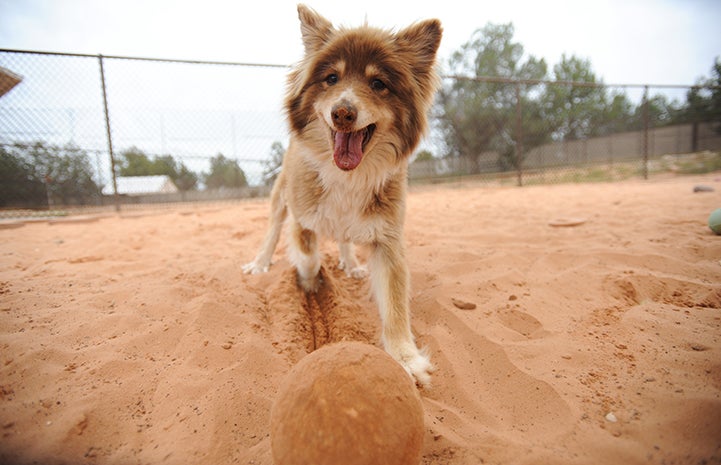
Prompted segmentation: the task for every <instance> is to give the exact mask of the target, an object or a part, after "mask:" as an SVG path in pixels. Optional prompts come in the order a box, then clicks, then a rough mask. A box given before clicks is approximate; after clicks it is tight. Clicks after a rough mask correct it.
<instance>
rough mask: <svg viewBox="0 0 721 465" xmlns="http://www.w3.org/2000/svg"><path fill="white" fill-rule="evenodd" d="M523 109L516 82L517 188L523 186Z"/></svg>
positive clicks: (518, 86) (519, 84) (519, 85)
mask: <svg viewBox="0 0 721 465" xmlns="http://www.w3.org/2000/svg"><path fill="white" fill-rule="evenodd" d="M522 111H523V109H522V108H521V83H520V82H516V131H515V132H516V154H515V155H516V170H517V173H518V187H522V186H523V167H522V165H523V124H522V123H523V120H522V118H523V114H522Z"/></svg>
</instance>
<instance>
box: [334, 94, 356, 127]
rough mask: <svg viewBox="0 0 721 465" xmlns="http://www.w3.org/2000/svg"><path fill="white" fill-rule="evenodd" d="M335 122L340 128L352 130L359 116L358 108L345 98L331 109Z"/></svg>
mask: <svg viewBox="0 0 721 465" xmlns="http://www.w3.org/2000/svg"><path fill="white" fill-rule="evenodd" d="M331 116H332V117H333V124H334V125H335V127H336V129H338V130H341V131H343V130H346V131H347V130H350V129H351V127H353V123H355V120H356V118H358V110H356V108H355V107H354V106H353V105H352V104H351V103H350V102H348V101H346V100H343V101H342V102H340V103H337V104H335V105H334V106H333V109H332V110H331Z"/></svg>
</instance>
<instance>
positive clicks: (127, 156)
mask: <svg viewBox="0 0 721 465" xmlns="http://www.w3.org/2000/svg"><path fill="white" fill-rule="evenodd" d="M119 173H120V176H163V175H165V176H169V177H170V179H172V180H173V182H174V183H175V185H176V187H177V188H178V189H180V190H181V191H188V190H191V189H195V187H196V186H197V184H198V175H197V174H195V173H194V172H192V171H191V170H190V169H188V167H187V166H185V164H184V163H180V164H178V163H177V162H176V161H175V159H174V158H173V157H172V156H171V155H162V156H156V157H153V158H152V159H151V158H150V157H148V155H146V154H145V153H144V152H143V151H142V150H140V149H138V148H137V147H131V148H129V149H127V150H125V151H123V152H122V153H121V154H120V162H119Z"/></svg>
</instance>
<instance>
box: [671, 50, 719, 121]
mask: <svg viewBox="0 0 721 465" xmlns="http://www.w3.org/2000/svg"><path fill="white" fill-rule="evenodd" d="M696 84H697V85H696V86H694V87H692V88H691V89H690V90H689V91H688V93H687V94H686V106H685V107H684V108H681V109H679V110H678V111H677V113H676V114H677V120H678V121H679V122H684V123H700V122H706V121H708V122H713V123H715V129H716V132H718V133H719V134H721V58H719V57H716V59H715V60H714V64H713V66H712V67H711V77H710V78H701V79H699V80H698V81H697V83H696Z"/></svg>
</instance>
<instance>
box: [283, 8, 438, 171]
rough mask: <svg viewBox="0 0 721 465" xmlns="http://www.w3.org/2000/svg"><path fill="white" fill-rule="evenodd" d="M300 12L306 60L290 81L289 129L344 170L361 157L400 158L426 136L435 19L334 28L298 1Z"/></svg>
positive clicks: (433, 77)
mask: <svg viewBox="0 0 721 465" xmlns="http://www.w3.org/2000/svg"><path fill="white" fill-rule="evenodd" d="M298 15H299V17H300V23H301V33H302V36H303V44H304V46H305V57H304V58H303V60H302V61H301V62H300V64H299V65H298V66H297V67H296V68H295V69H294V70H293V71H292V72H291V74H290V76H289V80H288V93H287V96H286V101H285V107H286V112H287V115H288V119H289V121H290V126H291V130H292V131H293V132H294V133H295V134H296V135H298V136H299V137H304V138H306V139H307V140H312V141H313V144H314V146H315V147H317V148H322V149H323V150H320V153H319V155H318V156H326V157H328V156H330V154H332V156H333V160H334V162H335V164H336V166H337V167H338V168H340V169H342V170H344V171H350V170H353V169H355V168H356V167H358V165H360V163H361V162H362V161H363V160H364V159H366V158H374V157H376V158H383V159H388V158H391V159H392V161H395V162H399V161H401V160H405V159H406V158H407V157H408V156H409V155H410V154H411V152H412V151H413V150H414V149H415V147H416V145H417V144H418V142H419V141H420V138H421V137H422V135H423V134H424V133H425V130H426V127H427V112H428V110H429V107H430V105H431V103H432V100H433V95H434V93H435V90H436V88H437V85H438V77H437V75H436V72H435V56H436V51H437V50H438V46H439V44H440V40H441V34H442V29H441V24H440V22H439V21H438V20H427V21H423V22H420V23H416V24H414V25H411V26H409V27H407V28H405V29H402V30H400V31H398V32H397V33H394V32H391V31H386V30H381V29H377V28H373V27H369V26H361V27H358V28H353V29H345V28H339V29H336V28H334V27H333V25H332V24H331V23H330V22H329V21H328V20H327V19H325V18H323V17H322V16H320V15H319V14H317V13H316V12H315V11H313V10H311V9H310V8H308V7H306V6H304V5H299V6H298ZM324 145H325V147H323V146H324ZM377 161H380V160H377Z"/></svg>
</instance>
